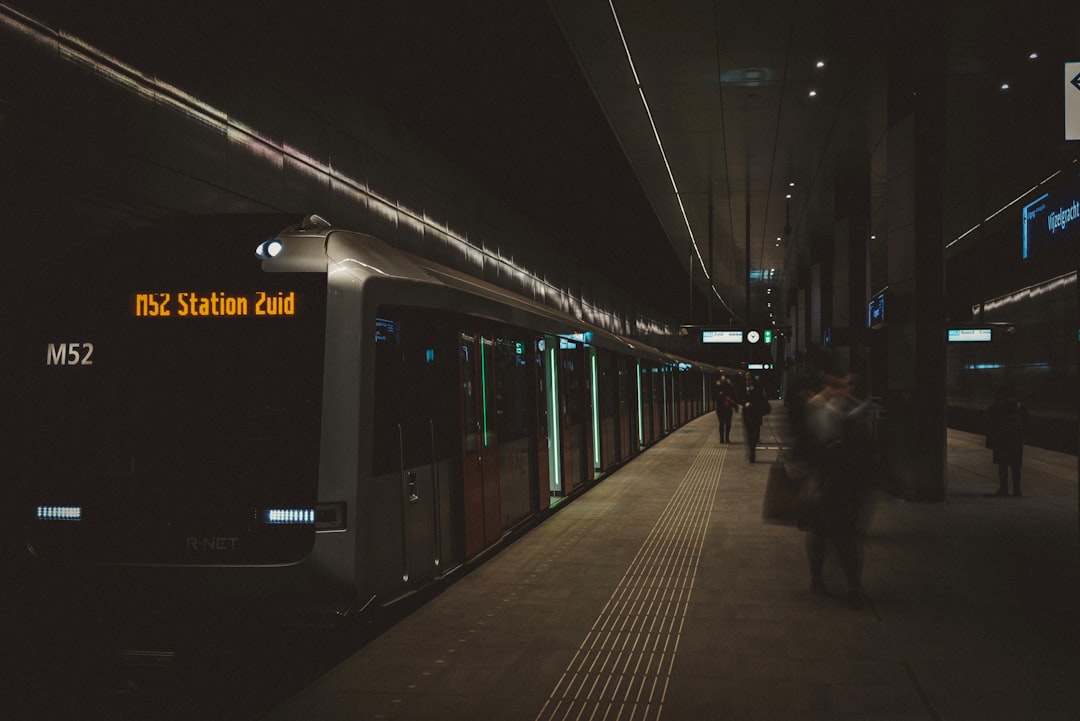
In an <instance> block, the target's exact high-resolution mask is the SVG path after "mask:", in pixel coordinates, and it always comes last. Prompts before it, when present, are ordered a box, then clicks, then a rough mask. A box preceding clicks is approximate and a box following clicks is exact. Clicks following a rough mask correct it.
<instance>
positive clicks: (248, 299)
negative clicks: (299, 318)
mask: <svg viewBox="0 0 1080 721" xmlns="http://www.w3.org/2000/svg"><path fill="white" fill-rule="evenodd" d="M132 312H133V314H134V315H135V317H136V318H247V317H254V316H294V315H296V291H289V292H288V293H286V292H284V291H278V292H276V293H267V292H265V291H261V290H260V291H256V292H255V293H254V294H253V295H229V294H228V293H224V292H219V291H214V292H212V293H191V292H179V293H175V292H168V293H165V292H161V293H136V294H135V296H134V298H133V299H132Z"/></svg>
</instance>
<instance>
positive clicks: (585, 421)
mask: <svg viewBox="0 0 1080 721" xmlns="http://www.w3.org/2000/svg"><path fill="white" fill-rule="evenodd" d="M586 355H587V354H586V349H585V348H584V347H583V346H581V345H579V344H577V343H574V342H573V341H568V340H566V339H562V340H561V342H560V345H559V355H558V357H559V367H558V374H559V378H558V390H559V416H560V418H559V426H560V430H561V435H562V438H561V439H560V440H561V442H560V444H559V445H560V447H561V450H562V458H561V461H562V463H561V465H562V477H563V493H566V494H569V493H573V492H574V490H575V489H577V488H579V487H581V486H584V485H585V483H586V482H587V480H590V479H591V477H592V474H591V473H589V472H588V469H587V467H591V465H592V452H591V451H592V449H591V445H592V444H591V443H590V438H591V428H592V425H591V414H590V409H589V381H588V375H589V374H588V372H587V365H586Z"/></svg>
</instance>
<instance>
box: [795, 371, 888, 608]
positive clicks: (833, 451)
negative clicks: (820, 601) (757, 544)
mask: <svg viewBox="0 0 1080 721" xmlns="http://www.w3.org/2000/svg"><path fill="white" fill-rule="evenodd" d="M854 388H855V380H854V377H853V376H851V375H847V376H843V377H837V376H831V375H827V376H825V378H824V385H823V387H822V389H821V391H820V392H818V393H817V394H816V395H814V396H813V397H812V398H811V399H810V400H809V402H808V403H807V407H806V411H807V417H806V423H807V431H808V434H809V436H810V440H811V443H812V451H811V453H812V462H813V463H814V464H815V466H816V468H817V482H818V487H817V496H816V499H815V501H814V504H813V508H812V511H811V513H810V514H809V517H808V518H807V521H806V523H805V527H806V530H807V535H806V553H807V557H808V560H809V563H810V588H811V590H812V591H813V592H814V593H819V594H826V593H828V589H827V588H826V587H825V579H824V567H825V550H826V545H827V543H828V542H830V541H831V542H832V545H833V547H834V548H835V549H836V555H837V556H838V557H839V560H840V565H841V567H842V568H843V571H844V576H845V578H846V580H847V585H848V600H849V602H850V604H851V606H852V608H855V609H861V608H863V607H864V606H865V605H866V594H865V592H864V591H863V587H862V567H863V549H862V546H863V539H864V538H865V531H866V529H865V522H866V519H867V518H868V514H867V512H866V511H867V502H868V499H869V490H870V488H871V485H872V480H873V472H874V449H875V444H874V442H873V433H872V427H871V421H870V411H869V408H870V404H869V403H866V402H863V401H861V400H860V399H859V398H858V397H857V396H856V394H855V390H854Z"/></svg>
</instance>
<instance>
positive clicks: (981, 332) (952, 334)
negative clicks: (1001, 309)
mask: <svg viewBox="0 0 1080 721" xmlns="http://www.w3.org/2000/svg"><path fill="white" fill-rule="evenodd" d="M990 340H992V334H991V332H990V329H989V328H949V342H950V343H988V342H990Z"/></svg>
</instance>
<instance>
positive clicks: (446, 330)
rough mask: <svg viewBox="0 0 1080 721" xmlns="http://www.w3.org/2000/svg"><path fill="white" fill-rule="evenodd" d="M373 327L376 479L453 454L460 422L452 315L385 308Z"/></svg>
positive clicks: (381, 309) (423, 310)
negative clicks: (374, 337)
mask: <svg viewBox="0 0 1080 721" xmlns="http://www.w3.org/2000/svg"><path fill="white" fill-rule="evenodd" d="M376 327H377V332H378V333H379V335H378V342H376V344H375V396H374V406H373V419H372V422H373V426H372V431H373V438H372V443H373V458H372V472H373V474H374V475H375V476H376V477H378V476H383V475H386V474H389V473H395V472H403V470H404V469H408V468H415V467H417V466H421V465H424V464H430V463H432V461H433V460H436V459H443V458H447V457H448V456H450V455H452V453H453V449H454V448H455V443H456V442H457V441H458V430H457V429H458V423H459V421H458V412H457V403H456V398H455V396H454V390H455V389H456V385H455V383H454V379H455V378H456V377H457V372H458V371H457V355H456V342H455V337H454V333H455V331H453V329H454V328H455V327H456V323H455V322H453V316H452V315H451V314H449V313H446V312H443V311H439V310H434V309H423V308H410V307H404V306H383V307H382V308H380V309H379V312H378V321H377V324H376Z"/></svg>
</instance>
